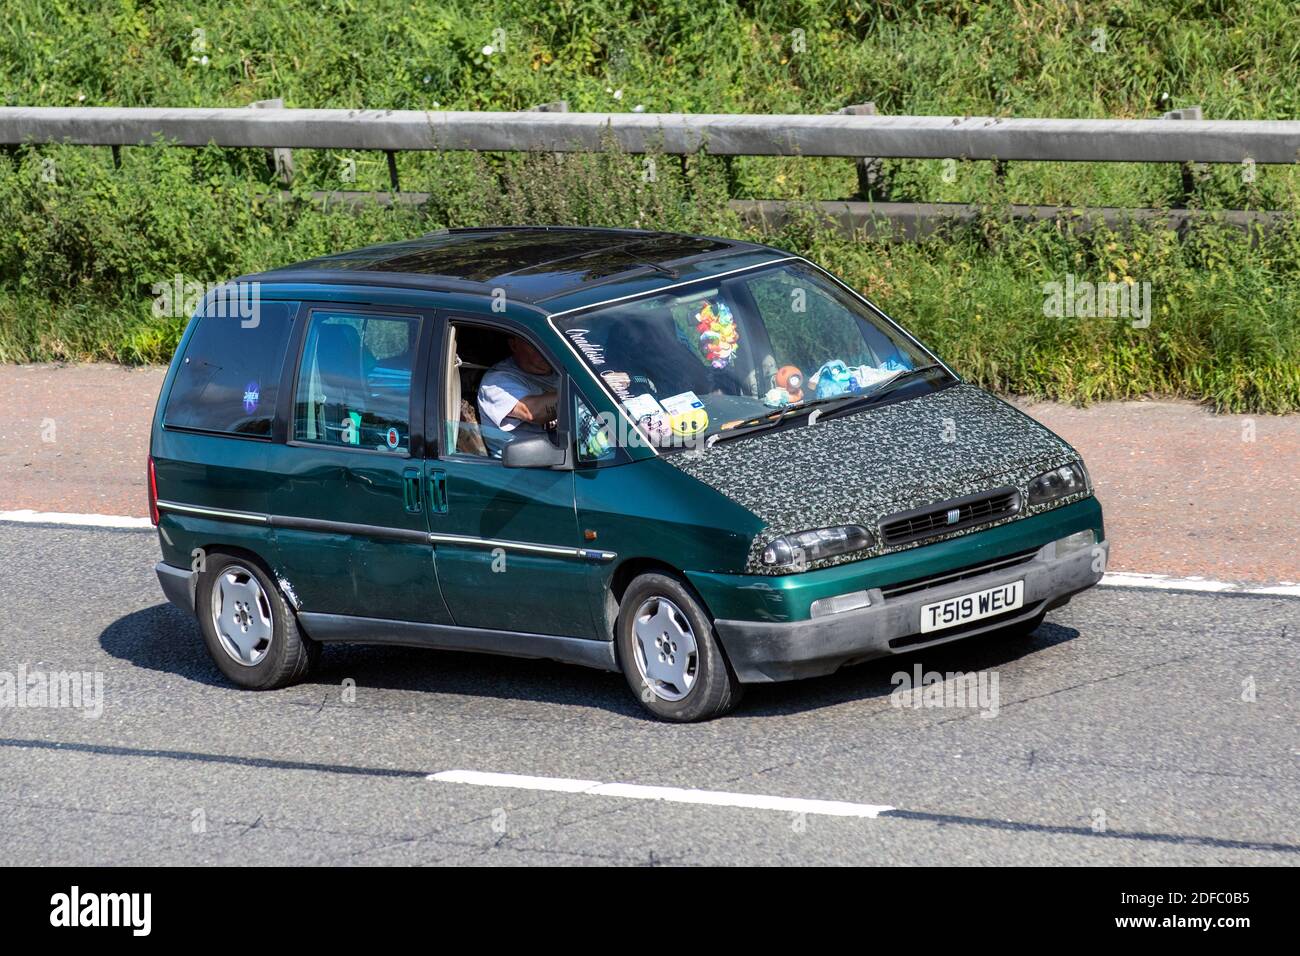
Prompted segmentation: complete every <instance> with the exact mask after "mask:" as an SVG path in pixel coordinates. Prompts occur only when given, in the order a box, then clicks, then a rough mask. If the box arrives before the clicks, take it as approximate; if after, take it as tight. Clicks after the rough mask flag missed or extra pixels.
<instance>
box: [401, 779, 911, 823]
mask: <svg viewBox="0 0 1300 956" xmlns="http://www.w3.org/2000/svg"><path fill="white" fill-rule="evenodd" d="M425 779H427V780H435V781H437V782H438V783H460V784H467V785H469V786H475V787H504V788H506V789H510V790H548V791H553V792H555V793H579V794H583V795H585V796H594V797H621V798H623V799H625V800H662V801H666V802H668V803H694V804H701V805H704V806H710V807H737V808H740V809H744V810H775V811H777V812H780V813H811V814H818V815H821V816H828V817H862V818H873V817H877V816H879V815H880V814H882V813H884V812H885V811H887V810H892V809H894V808H893V807H889V806H877V805H875V804H870V803H846V802H844V801H841V800H805V799H801V798H799V797H774V796H770V795H768V794H763V793H728V792H726V791H723V790H685V789H682V788H680V787H648V786H642V785H641V784H635V783H599V782H597V781H595V780H571V779H569V778H567V777H530V776H525V775H522V774H514V773H484V772H482V771H478V770H444V771H442V772H441V773H431V774H429V776H428V777H427V778H425Z"/></svg>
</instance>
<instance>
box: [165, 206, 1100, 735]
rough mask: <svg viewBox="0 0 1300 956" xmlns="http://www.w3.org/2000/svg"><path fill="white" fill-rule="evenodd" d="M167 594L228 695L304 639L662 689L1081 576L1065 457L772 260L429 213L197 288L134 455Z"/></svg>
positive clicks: (1085, 499) (777, 669)
mask: <svg viewBox="0 0 1300 956" xmlns="http://www.w3.org/2000/svg"><path fill="white" fill-rule="evenodd" d="M148 478H149V495H150V511H151V515H152V518H153V521H154V523H155V524H157V526H158V534H159V541H160V545H161V548H162V557H163V560H162V561H161V563H159V564H158V565H157V573H158V578H159V580H160V582H161V584H162V588H163V591H164V592H165V593H166V595H167V597H168V598H169V599H170V600H171V601H172V602H173V603H175V604H176V605H178V606H180V607H181V608H183V609H184V610H186V611H187V612H189V613H192V614H195V615H196V616H197V618H198V620H199V623H200V627H201V630H202V632H203V636H204V639H205V641H206V643H207V645H208V649H209V651H210V652H211V655H212V658H213V660H214V661H215V662H216V665H217V667H218V668H219V669H220V670H221V672H222V673H223V674H224V675H225V676H226V677H227V678H229V679H230V680H231V681H233V682H234V683H235V684H238V685H240V686H242V687H249V688H255V689H269V688H276V687H283V686H285V685H287V684H290V683H292V682H294V681H297V680H301V679H302V678H303V677H304V676H305V675H306V674H307V673H308V671H309V670H310V668H311V666H312V664H313V662H314V661H315V660H316V659H317V656H318V654H319V651H320V647H321V645H323V644H328V643H331V642H337V641H342V642H353V643H371V644H402V645H411V646H418V647H430V648H450V649H455V650H472V651H487V652H491V653H496V654H507V655H514V656H519V657H531V658H548V659H554V660H558V661H568V662H572V663H576V664H585V665H588V666H590V667H596V668H602V669H605V670H610V671H616V670H622V672H623V673H624V675H625V676H626V677H627V680H628V683H629V684H630V685H631V687H632V689H633V692H634V693H635V694H636V695H637V696H638V697H639V698H640V699H641V701H642V702H643V703H644V704H645V706H646V707H647V708H648V709H649V710H650V711H651V712H653V713H654V714H655V715H656V716H658V717H660V718H664V719H667V720H675V721H692V720H703V719H707V718H710V717H713V716H716V715H718V714H721V713H723V712H725V711H727V710H728V709H730V708H731V707H732V706H734V705H735V703H736V702H737V701H738V700H739V697H740V691H741V688H742V686H743V685H744V684H747V683H756V682H765V681H784V680H791V679H794V678H802V677H811V676H816V675H821V674H828V673H830V672H832V671H834V670H836V669H837V668H839V667H841V666H843V665H845V664H849V663H854V662H857V661H864V660H868V659H870V658H875V657H882V656H886V655H894V654H902V653H905V652H909V651H912V650H915V649H918V648H928V647H932V646H935V645H938V644H942V643H946V642H949V641H954V640H957V639H958V638H965V637H972V636H975V635H981V634H990V633H992V632H997V633H1007V632H1019V633H1027V632H1029V631H1032V630H1033V629H1034V628H1035V627H1037V626H1038V624H1039V623H1040V622H1041V621H1042V620H1043V616H1044V614H1046V612H1048V611H1050V610H1052V609H1053V608H1057V607H1060V606H1061V605H1063V604H1064V603H1066V602H1067V601H1068V600H1069V599H1070V597H1071V596H1072V595H1074V594H1077V593H1078V592H1080V591H1082V590H1084V589H1085V588H1088V587H1090V586H1092V585H1093V584H1095V583H1097V581H1098V580H1099V579H1100V578H1101V575H1102V571H1103V570H1104V567H1105V561H1106V556H1107V543H1106V541H1105V536H1104V534H1103V528H1102V516H1101V507H1100V505H1099V504H1098V503H1097V499H1096V498H1095V497H1094V496H1093V492H1092V486H1091V484H1090V481H1089V478H1088V473H1087V471H1086V470H1085V469H1084V466H1083V462H1082V461H1081V460H1080V458H1079V455H1078V454H1077V453H1076V452H1075V451H1074V450H1073V449H1072V448H1071V447H1070V446H1069V445H1067V444H1066V443H1065V442H1064V441H1062V440H1061V439H1060V438H1058V437H1057V436H1056V435H1054V434H1052V433H1051V432H1050V431H1048V430H1047V429H1046V428H1044V427H1042V426H1041V425H1039V424H1038V423H1037V422H1035V421H1033V420H1032V419H1030V418H1028V417H1027V416H1025V415H1024V414H1022V413H1021V412H1019V411H1018V410H1016V409H1014V408H1012V407H1011V406H1009V405H1007V404H1006V403H1004V402H1002V401H1001V400H999V399H997V398H995V397H993V396H992V395H989V394H988V393H986V392H984V391H982V390H981V389H978V388H976V387H974V386H972V385H969V384H967V383H965V382H963V381H962V380H961V378H960V377H959V376H958V375H957V374H956V373H954V372H953V371H952V370H951V369H949V368H948V367H947V366H946V365H944V364H943V362H942V361H941V360H940V359H938V358H937V357H936V356H934V355H933V354H932V353H931V352H929V351H928V350H927V349H926V348H925V347H924V346H922V345H921V344H920V343H919V342H918V341H917V340H916V339H914V338H913V337H912V336H911V335H909V334H908V333H907V332H906V331H904V330H903V329H902V328H901V327H900V326H899V325H897V324H896V323H895V322H894V321H893V320H891V319H890V318H889V317H888V316H886V315H885V314H884V313H883V312H882V311H881V310H880V309H878V308H876V307H875V306H874V305H872V304H871V303H870V302H868V301H867V300H866V299H864V298H863V297H862V296H860V295H858V294H857V293H855V292H854V291H853V290H851V289H849V288H848V287H847V286H845V285H844V284H843V283H841V282H839V281H838V280H837V279H835V278H834V277H833V276H831V275H829V274H828V273H827V272H825V271H824V270H822V269H820V268H818V267H817V266H815V265H813V264H812V263H810V262H808V261H807V260H805V259H802V258H800V257H799V256H794V255H790V254H789V253H785V252H781V251H779V250H775V249H772V248H769V247H766V246H761V245H756V244H752V243H744V242H735V241H731V240H725V239H716V238H709V237H701V236H683V235H674V234H668V233H657V232H644V231H627V230H613V229H563V228H491V229H454V230H449V231H443V232H438V233H434V234H431V235H428V236H424V237H421V238H419V239H415V240H412V241H409V242H401V243H394V244H389V245H382V246H375V247H372V248H366V249H361V250H357V251H355V252H348V253H343V254H340V255H333V256H326V257H323V258H320V259H313V260H311V261H309V262H304V263H300V264H297V265H293V266H289V267H286V268H283V269H277V270H273V271H270V272H264V273H261V274H258V275H250V276H244V277H241V278H240V279H237V280H234V281H232V282H231V283H228V284H227V285H225V286H222V287H221V288H219V289H217V290H214V291H213V292H212V293H211V294H209V296H208V297H207V298H206V299H205V301H204V303H203V306H202V307H201V308H200V309H199V310H198V314H197V315H196V317H195V318H194V319H193V320H191V322H190V323H189V326H188V328H187V329H186V331H185V335H184V337H183V339H182V340H181V343H180V346H179V348H178V349H177V351H176V356H175V358H174V359H173V361H172V364H171V368H170V369H169V370H168V373H167V377H166V381H165V383H164V385H163V388H162V394H161V396H160V398H159V402H158V409H157V413H156V415H155V418H154V424H153V433H152V438H151V447H150V457H149V463H148Z"/></svg>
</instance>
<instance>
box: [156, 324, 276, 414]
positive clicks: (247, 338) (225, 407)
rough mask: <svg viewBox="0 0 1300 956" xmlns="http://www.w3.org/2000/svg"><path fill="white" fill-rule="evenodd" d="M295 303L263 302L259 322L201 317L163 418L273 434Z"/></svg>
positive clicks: (183, 359)
mask: <svg viewBox="0 0 1300 956" xmlns="http://www.w3.org/2000/svg"><path fill="white" fill-rule="evenodd" d="M297 311H298V303H296V302H262V303H260V304H259V306H258V313H257V321H256V322H255V323H252V324H246V322H247V320H245V319H241V318H240V317H238V316H232V317H223V316H216V315H205V316H203V317H202V318H200V319H199V321H198V325H197V326H196V327H195V329H194V334H193V335H191V336H190V341H189V344H188V345H187V346H186V348H185V356H184V358H182V359H181V364H180V368H179V369H177V372H176V380H175V382H173V383H172V390H171V394H170V395H169V396H168V398H167V408H166V410H165V411H164V413H163V423H164V424H165V425H168V426H172V427H175V428H195V429H199V430H202V431H211V432H225V433H227V434H232V435H251V436H253V437H257V438H270V437H271V420H272V418H274V416H275V397H276V392H277V385H278V383H279V381H280V371H281V369H282V367H283V365H284V352H285V345H286V343H287V342H288V340H289V330H290V328H291V327H292V326H293V316H294V314H295V313H296V312H297Z"/></svg>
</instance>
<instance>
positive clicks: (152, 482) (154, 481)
mask: <svg viewBox="0 0 1300 956" xmlns="http://www.w3.org/2000/svg"><path fill="white" fill-rule="evenodd" d="M149 520H150V521H152V522H153V523H154V525H157V524H158V472H157V470H156V469H155V468H154V464H153V455H150V456H149Z"/></svg>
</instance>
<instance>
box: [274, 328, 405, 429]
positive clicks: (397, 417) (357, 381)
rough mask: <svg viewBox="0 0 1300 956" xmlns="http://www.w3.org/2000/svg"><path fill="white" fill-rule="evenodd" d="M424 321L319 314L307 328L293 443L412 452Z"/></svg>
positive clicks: (297, 395)
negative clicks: (415, 372) (415, 374)
mask: <svg viewBox="0 0 1300 956" xmlns="http://www.w3.org/2000/svg"><path fill="white" fill-rule="evenodd" d="M419 329H420V323H419V320H418V319H416V318H407V317H402V316H387V315H383V316H380V315H368V314H365V313H354V312H313V313H312V316H311V324H310V325H309V326H308V327H307V335H306V341H305V343H304V346H303V355H302V364H301V366H299V369H298V391H297V394H296V395H295V397H294V404H293V437H294V439H295V440H297V441H307V442H320V443H322V444H326V445H341V446H349V447H353V448H368V449H373V450H376V451H391V452H396V453H398V454H406V453H408V452H409V451H410V447H411V368H412V364H413V361H414V356H415V348H416V343H417V342H418V341H419Z"/></svg>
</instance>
